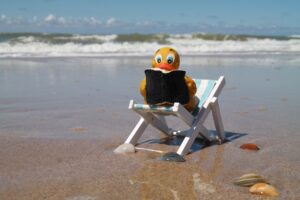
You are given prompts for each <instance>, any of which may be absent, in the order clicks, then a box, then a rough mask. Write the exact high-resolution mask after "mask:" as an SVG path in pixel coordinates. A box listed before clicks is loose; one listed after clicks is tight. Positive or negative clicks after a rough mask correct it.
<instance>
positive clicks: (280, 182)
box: [0, 55, 300, 200]
mask: <svg viewBox="0 0 300 200" xmlns="http://www.w3.org/2000/svg"><path fill="white" fill-rule="evenodd" d="M297 57H298V56H296V55H295V56H294V55H282V56H234V57H231V56H224V57H222V56H221V57H213V56H210V57H184V56H182V69H184V70H186V71H187V73H188V74H189V75H191V76H193V77H197V78H209V79H214V78H217V77H218V76H220V75H225V77H226V81H227V82H226V86H225V88H224V90H223V92H222V94H221V96H220V107H221V112H222V116H223V121H224V127H225V129H226V131H227V136H228V138H229V140H230V141H229V142H227V143H225V144H223V145H216V144H213V145H211V146H207V147H205V146H204V143H203V142H202V141H197V142H196V143H195V145H194V146H193V148H192V150H193V152H191V153H190V154H188V155H187V156H186V157H185V158H186V162H184V163H172V162H163V161H159V160H158V158H159V157H160V156H161V155H162V153H161V152H160V151H162V152H168V151H175V150H176V148H177V145H178V143H179V142H180V140H179V139H173V140H172V139H165V138H163V137H164V136H163V135H162V134H161V133H159V132H157V131H156V130H155V129H153V128H151V127H150V128H149V129H147V131H146V132H145V134H144V135H143V137H142V138H141V139H140V142H141V143H142V144H140V145H139V147H142V148H150V149H154V150H159V151H158V152H154V151H151V152H150V151H145V150H139V151H138V152H137V153H134V154H129V155H115V154H114V153H113V150H114V149H115V148H116V147H117V146H118V145H119V144H121V143H122V142H124V141H125V139H126V137H127V136H128V134H129V133H130V131H131V130H132V128H133V127H134V125H135V123H136V122H137V121H138V116H137V115H136V114H135V113H133V112H130V111H129V110H128V109H127V107H128V102H129V100H130V99H135V100H136V101H138V102H142V98H141V96H140V95H139V93H138V85H139V81H140V80H141V79H142V78H143V76H144V75H143V69H145V68H147V67H149V63H150V58H144V57H126V58H51V59H47V58H30V59H29V58H27V59H16V58H11V59H8V58H7V59H1V60H0V199H66V200H94V199H176V200H178V199H266V198H264V197H261V196H258V195H253V194H250V192H249V191H248V188H244V187H238V186H235V185H234V184H233V183H232V182H233V180H234V178H236V177H239V176H241V175H243V174H245V173H251V172H254V173H257V174H260V175H261V176H263V177H265V178H266V179H267V180H268V181H269V182H270V183H271V184H272V185H273V186H275V187H276V188H277V190H278V191H279V193H280V196H279V197H278V199H299V198H300V192H299V189H298V188H299V185H298V184H299V182H300V171H299V167H300V156H299V153H300V149H299V143H300V133H299V128H300V125H299V117H300V114H299V113H300V106H299V101H300V93H299V92H297V91H299V88H298V85H299V84H300V79H299V78H298V75H299V73H300V60H299V59H298V58H297ZM177 122H178V121H176V119H174V118H172V119H171V120H169V121H168V123H169V124H171V125H172V126H173V127H177V126H178V128H184V127H185V126H184V124H178V123H177ZM205 125H206V126H207V127H208V128H209V129H211V130H214V126H213V122H212V118H211V116H210V117H209V118H208V119H207V121H206V123H205ZM248 142H252V143H256V144H257V145H258V146H259V147H260V150H259V151H257V152H251V151H246V150H242V149H240V148H239V146H240V145H241V144H243V143H248Z"/></svg>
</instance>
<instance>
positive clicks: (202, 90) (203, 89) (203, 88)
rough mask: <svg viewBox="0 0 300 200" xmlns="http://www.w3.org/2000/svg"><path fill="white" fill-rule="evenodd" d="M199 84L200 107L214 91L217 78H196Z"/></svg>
mask: <svg viewBox="0 0 300 200" xmlns="http://www.w3.org/2000/svg"><path fill="white" fill-rule="evenodd" d="M194 81H195V84H196V86H197V92H196V96H197V97H198V98H199V99H200V101H199V103H198V108H201V107H202V106H203V104H204V103H205V101H206V100H207V98H208V96H209V94H210V93H211V92H212V90H213V88H214V86H215V84H216V82H217V80H207V79H194Z"/></svg>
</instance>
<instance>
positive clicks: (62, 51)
mask: <svg viewBox="0 0 300 200" xmlns="http://www.w3.org/2000/svg"><path fill="white" fill-rule="evenodd" d="M161 46H172V47H174V48H175V49H177V50H178V51H179V53H180V54H181V55H240V54H243V55H261V54H267V55H268V54H299V53H300V36H299V35H292V36H251V35H225V34H206V33H189V34H137V33H136V34H108V35H100V34H93V35H82V34H81V35H80V34H48V33H47V34H46V33H0V57H2V58H3V57H78V56H80V57H91V56H92V57H94V56H96V57H98V56H100V57H101V56H148V55H152V54H153V52H155V50H156V49H158V48H160V47H161Z"/></svg>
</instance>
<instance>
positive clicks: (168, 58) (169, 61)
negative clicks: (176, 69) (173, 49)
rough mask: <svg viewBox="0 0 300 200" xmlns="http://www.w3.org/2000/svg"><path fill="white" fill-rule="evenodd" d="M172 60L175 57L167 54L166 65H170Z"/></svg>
mask: <svg viewBox="0 0 300 200" xmlns="http://www.w3.org/2000/svg"><path fill="white" fill-rule="evenodd" d="M174 60H175V56H174V55H173V54H169V55H168V56H167V62H168V64H172V63H173V62H174Z"/></svg>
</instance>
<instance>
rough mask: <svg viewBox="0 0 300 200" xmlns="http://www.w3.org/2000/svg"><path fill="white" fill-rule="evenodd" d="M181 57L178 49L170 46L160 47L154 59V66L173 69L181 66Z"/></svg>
mask: <svg viewBox="0 0 300 200" xmlns="http://www.w3.org/2000/svg"><path fill="white" fill-rule="evenodd" d="M179 64H180V58H179V55H178V53H177V51H176V50H174V49H173V48H170V47H163V48H160V49H158V50H157V51H156V52H155V54H154V57H153V59H152V67H153V68H160V69H163V70H167V71H173V70H176V69H178V68H179Z"/></svg>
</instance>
